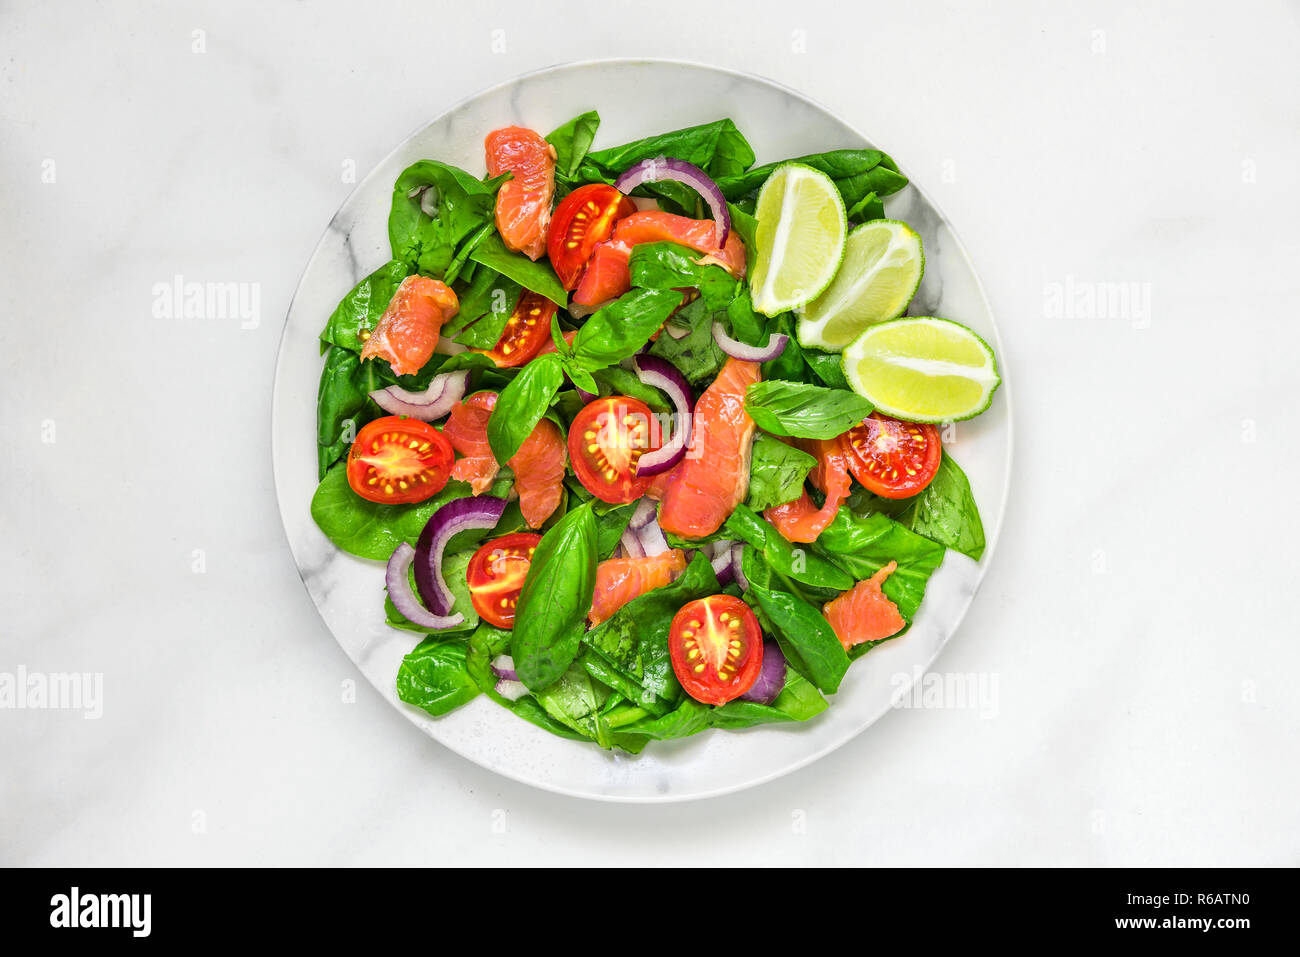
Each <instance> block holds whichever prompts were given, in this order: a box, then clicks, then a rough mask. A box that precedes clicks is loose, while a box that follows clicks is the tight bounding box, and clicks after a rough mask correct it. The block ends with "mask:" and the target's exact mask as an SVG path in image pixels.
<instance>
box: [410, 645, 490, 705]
mask: <svg viewBox="0 0 1300 957" xmlns="http://www.w3.org/2000/svg"><path fill="white" fill-rule="evenodd" d="M468 651H469V648H468V646H467V645H466V644H465V642H464V641H463V640H457V639H447V638H441V639H438V638H434V639H429V640H428V641H423V642H421V643H420V644H419V645H418V646H416V648H415V650H414V651H412V652H411V653H410V654H409V655H407V656H406V657H405V658H403V659H402V663H401V665H400V666H398V669H397V697H399V698H401V699H402V700H403V701H405V702H406V703H407V704H413V705H415V706H416V707H417V708H423V709H424V710H425V711H427V712H429V714H431V715H435V716H437V715H444V714H446V713H447V712H449V711H454V710H455V709H456V708H459V707H460V706H461V705H463V704H465V703H466V702H467V701H472V700H473V699H474V698H476V697H478V693H479V688H478V684H477V683H476V682H475V681H474V679H473V678H471V677H470V674H469V671H468V669H467V667H466V657H467V654H468Z"/></svg>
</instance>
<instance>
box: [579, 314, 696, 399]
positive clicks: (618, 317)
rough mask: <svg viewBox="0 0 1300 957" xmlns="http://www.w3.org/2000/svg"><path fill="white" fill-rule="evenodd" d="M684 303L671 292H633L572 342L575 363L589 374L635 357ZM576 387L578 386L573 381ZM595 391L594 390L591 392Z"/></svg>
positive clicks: (589, 323)
mask: <svg viewBox="0 0 1300 957" xmlns="http://www.w3.org/2000/svg"><path fill="white" fill-rule="evenodd" d="M681 302H682V294H681V293H680V292H677V291H675V290H672V289H633V290H632V291H631V292H628V293H625V294H623V295H622V296H620V297H619V298H618V299H615V300H614V301H613V302H611V303H610V304H609V305H607V306H602V307H601V308H600V309H598V310H596V312H595V313H593V314H592V316H591V317H590V318H589V319H587V321H586V322H585V323H584V324H583V326H582V328H581V329H579V330H578V334H577V335H576V336H575V337H574V339H573V362H574V363H575V364H576V365H577V367H578V368H579V369H584V370H586V371H587V372H588V373H591V372H595V371H596V370H597V369H604V368H606V367H607V366H612V365H615V364H617V363H619V362H621V361H622V360H624V359H626V358H628V357H629V356H633V355H636V353H637V352H638V351H639V350H640V349H641V347H642V346H644V345H645V344H646V343H647V342H649V341H650V337H651V336H652V335H654V333H655V331H656V330H658V329H659V327H660V326H662V325H663V324H664V321H665V320H666V319H667V318H668V317H669V315H671V314H672V311H673V310H674V309H676V308H677V307H678V306H679V305H681ZM574 384H575V385H577V384H579V383H578V382H577V380H576V379H575V380H574ZM588 391H594V390H588Z"/></svg>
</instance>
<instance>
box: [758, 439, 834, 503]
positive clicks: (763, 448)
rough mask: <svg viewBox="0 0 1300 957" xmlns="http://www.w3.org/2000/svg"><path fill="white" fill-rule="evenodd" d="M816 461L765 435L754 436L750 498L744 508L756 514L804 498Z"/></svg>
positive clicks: (800, 451)
mask: <svg viewBox="0 0 1300 957" xmlns="http://www.w3.org/2000/svg"><path fill="white" fill-rule="evenodd" d="M816 466H817V459H816V458H814V457H813V456H811V455H809V454H808V453H807V452H804V451H802V450H801V449H796V448H795V447H793V446H791V445H786V444H785V443H784V442H782V441H781V440H780V439H774V438H772V437H771V436H770V435H766V434H764V433H762V432H756V433H754V447H753V452H752V454H751V456H750V460H749V497H748V498H746V499H745V504H746V505H748V506H749V507H750V508H752V509H753V510H754V511H755V512H762V511H763V510H764V509H768V508H771V507H772V506H774V505H783V504H785V503H786V502H793V501H794V500H795V499H797V498H798V497H799V496H800V495H802V494H803V483H804V480H805V479H806V478H808V473H809V472H811V471H812V470H813V469H814V468H816Z"/></svg>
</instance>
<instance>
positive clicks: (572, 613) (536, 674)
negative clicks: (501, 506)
mask: <svg viewBox="0 0 1300 957" xmlns="http://www.w3.org/2000/svg"><path fill="white" fill-rule="evenodd" d="M597 541H598V534H597V530H596V518H595V515H593V514H592V511H591V505H590V504H587V505H580V506H578V507H577V508H575V509H574V510H573V511H571V512H569V513H568V514H567V515H565V516H564V517H563V518H562V519H560V520H559V521H558V522H557V523H556V524H555V525H554V526H553V527H552V528H551V529H550V531H548V532H546V534H544V535H543V536H542V538H541V541H539V542H538V543H537V550H536V551H535V552H534V553H533V560H532V562H531V563H530V564H529V567H528V577H527V578H526V579H524V586H523V589H522V590H521V591H520V593H519V604H518V605H517V606H516V609H515V628H514V637H513V639H512V640H511V644H510V648H511V654H512V655H513V656H514V659H515V670H516V671H517V672H518V673H519V680H520V681H522V682H523V683H524V684H525V685H526V686H527V687H528V688H530V689H531V690H533V691H537V690H539V689H542V688H545V687H547V686H548V685H550V684H552V683H553V682H555V681H557V680H559V678H560V676H561V675H563V674H564V673H565V672H566V671H568V670H569V666H570V665H571V664H573V660H574V659H575V658H576V657H577V656H578V646H579V644H580V643H581V642H582V637H583V632H584V630H585V624H586V620H587V612H588V611H589V610H590V609H591V596H592V592H593V590H594V588H595V585H596V549H597V547H598V545H597Z"/></svg>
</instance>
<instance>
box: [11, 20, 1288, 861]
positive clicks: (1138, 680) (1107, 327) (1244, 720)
mask: <svg viewBox="0 0 1300 957" xmlns="http://www.w3.org/2000/svg"><path fill="white" fill-rule="evenodd" d="M75 6H77V7H79V8H80V9H74V5H72V4H67V5H64V4H59V5H55V4H36V3H30V2H12V0H11V2H7V3H5V4H4V5H3V6H2V7H0V143H2V144H3V148H0V263H3V266H2V267H0V269H2V275H3V282H2V283H0V323H3V326H2V327H0V328H2V329H3V346H0V373H2V374H3V380H4V381H3V388H0V430H2V431H0V439H2V440H3V444H2V445H0V447H2V448H3V449H4V453H3V454H4V460H3V468H0V596H3V606H2V614H0V672H11V673H12V672H14V671H15V670H16V669H18V668H19V667H20V666H22V667H25V668H27V669H29V670H33V671H43V672H71V671H76V672H94V673H102V675H103V702H102V706H103V715H102V717H101V718H99V719H98V720H88V719H86V718H84V717H83V716H82V715H81V714H80V713H77V712H70V711H38V710H0V767H2V768H3V771H2V772H0V864H226V863H265V864H271V863H322V864H350V863H365V864H372V863H405V864H446V863H478V864H502V863H508V862H516V863H518V862H527V863H550V864H554V863H571V862H587V863H596V864H627V863H638V864H683V863H691V862H696V863H716V862H718V861H729V862H737V863H751V864H771V863H795V864H831V863H862V864H939V863H951V864H973V863H982V864H990V863H991V864H1030V863H1037V864H1193V863H1195V864H1251V863H1274V864H1277V863H1292V864H1294V863H1300V815H1298V814H1297V810H1296V796H1297V784H1298V783H1300V772H1298V771H1297V766H1298V765H1297V761H1296V741H1297V734H1298V733H1300V700H1298V696H1297V694H1296V691H1295V686H1296V681H1297V677H1296V676H1297V672H1298V671H1300V642H1298V640H1297V638H1298V636H1297V627H1296V624H1295V614H1294V607H1293V605H1292V603H1291V599H1292V598H1293V597H1294V595H1295V594H1296V587H1295V584H1294V579H1295V573H1296V563H1295V558H1294V555H1295V551H1294V548H1293V545H1292V543H1293V540H1294V538H1295V537H1296V533H1297V531H1298V530H1300V520H1298V519H1297V509H1296V506H1295V505H1294V500H1295V491H1294V489H1295V476H1296V474H1297V467H1300V453H1298V452H1297V433H1298V430H1300V421H1298V416H1297V413H1296V409H1295V402H1294V400H1293V397H1292V396H1293V394H1294V392H1295V391H1296V390H1297V389H1300V376H1297V375H1296V373H1295V364H1296V362H1297V355H1298V353H1300V323H1298V320H1297V318H1296V315H1295V310H1296V299H1297V295H1298V294H1300V269H1297V266H1296V262H1297V258H1298V256H1300V240H1298V239H1297V233H1296V229H1295V225H1294V219H1295V214H1296V213H1297V212H1298V211H1300V163H1298V162H1297V159H1300V155H1298V154H1300V149H1298V147H1300V108H1298V107H1297V98H1296V96H1297V94H1296V91H1297V89H1300V66H1298V64H1300V58H1298V57H1297V40H1300V23H1298V22H1297V8H1296V6H1295V5H1294V4H1286V3H1281V2H1251V3H1244V4H1241V5H1238V6H1237V7H1234V9H1233V13H1232V15H1231V16H1224V15H1223V9H1222V6H1221V5H1219V4H1212V3H1208V2H1197V3H1185V4H1178V5H1168V6H1166V5H1156V4H1142V5H1134V4H1130V3H1125V2H1120V0H1113V2H1103V3H1097V4H1089V5H1087V8H1086V9H1083V8H1082V5H1081V7H1080V9H1075V10H1068V11H1067V10H1064V9H1061V7H1062V6H1063V5H1061V4H1057V3H1048V2H1043V3H1026V2H1016V3H997V4H988V3H980V4H957V3H944V4H938V3H935V4H899V3H871V4H854V5H852V6H853V9H854V12H852V13H846V12H844V11H845V10H846V8H847V7H848V6H849V5H845V4H842V3H824V2H817V0H807V2H801V3H799V4H796V5H787V4H781V3H762V2H757V0H755V2H748V3H744V4H736V5H734V7H733V9H731V10H730V11H723V10H719V9H715V6H720V5H713V4H708V5H706V4H700V3H698V2H693V0H692V2H677V0H661V2H659V3H658V4H656V6H655V12H654V14H653V15H650V14H649V13H647V12H646V11H644V10H643V11H642V12H641V13H639V14H638V13H635V12H633V11H631V10H625V11H623V12H616V11H615V10H614V9H613V8H612V7H611V5H610V4H608V3H602V4H595V3H587V2H583V3H569V4H567V7H568V8H569V9H570V10H571V15H567V16H557V15H555V14H554V13H552V12H543V8H542V5H540V4H536V5H532V4H528V5H519V4H504V3H491V2H483V3H476V4H464V3H459V2H455V3H451V2H428V0H425V2H410V3H369V4H366V5H365V12H364V13H362V14H355V13H351V12H349V11H350V8H351V5H348V4H343V3H330V4H320V3H314V4H311V5H310V7H309V6H308V5H306V4H289V3H281V2H276V3H242V4H228V3H216V2H212V3H198V4H162V3H156V4H155V3H129V4H128V3H106V4H94V5H91V4H83V5H75ZM1138 6H1140V7H1142V8H1143V9H1135V7H1138ZM195 31H204V32H203V33H202V34H198V35H197V36H198V37H200V38H201V40H202V45H203V47H204V52H195V46H196V43H198V40H196V34H195ZM494 31H504V32H503V33H500V34H497V33H494ZM494 45H495V46H496V47H497V48H498V49H499V48H501V47H502V46H504V50H503V51H502V52H494ZM616 55H656V56H672V57H681V58H687V59H693V60H700V61H706V62H713V63H717V64H719V65H722V66H727V67H732V68H737V69H742V70H748V71H752V72H756V73H760V74H763V75H766V76H769V77H772V78H774V79H776V80H779V81H781V82H784V83H786V84H789V85H791V86H794V87H796V88H798V89H800V90H802V91H803V92H805V93H807V94H809V95H811V96H813V97H814V98H816V99H819V100H821V101H822V102H824V103H826V104H827V105H828V106H829V107H830V108H831V109H833V110H835V111H836V112H838V113H840V114H841V115H843V116H844V117H846V118H847V119H848V120H849V121H850V122H852V123H854V124H855V125H857V126H858V127H860V128H861V129H862V130H864V131H865V132H867V133H868V134H869V135H870V136H871V137H872V138H873V139H875V140H876V141H878V142H879V143H881V144H882V145H884V146H885V147H886V148H887V149H888V150H889V151H890V152H891V153H892V154H893V155H894V156H895V158H896V159H898V160H899V162H900V163H901V165H902V166H903V168H904V170H906V171H907V172H908V173H909V174H910V175H911V176H912V177H913V178H914V179H915V180H917V181H918V182H920V183H921V184H922V185H924V186H925V187H926V188H927V189H928V190H929V192H930V193H931V195H932V196H934V198H935V199H936V200H937V201H938V202H939V203H940V204H941V205H942V206H943V208H944V209H945V211H946V212H947V213H948V215H949V216H950V217H951V219H952V220H953V221H954V222H955V223H956V225H957V227H958V229H959V230H960V232H961V233H962V236H963V238H964V239H965V241H966V243H967V245H968V247H969V249H970V252H971V255H972V257H973V259H974V261H975V263H976V266H977V268H979V269H980V271H981V274H982V276H983V278H984V280H985V282H986V285H987V288H988V291H989V295H990V298H991V300H992V302H993V306H994V309H995V311H996V312H997V314H998V316H999V319H1000V322H1001V327H1002V332H1003V336H1004V340H1005V343H1006V349H1005V354H1004V355H1003V356H1002V359H1003V361H1004V362H1005V363H1006V364H1007V365H1008V366H1009V367H1010V369H1011V370H1012V374H1013V376H1014V379H1015V387H1016V396H1015V398H1016V404H1017V408H1016V415H1017V443H1016V462H1017V465H1016V479H1015V486H1014V488H1013V491H1012V501H1011V505H1010V509H1009V518H1008V521H1007V524H1006V526H1005V527H1004V530H1003V537H1002V541H1001V543H1000V545H999V551H998V554H997V556H996V560H995V561H994V563H993V567H992V568H991V570H990V572H989V574H988V577H987V579H986V581H985V584H984V588H983V591H982V593H981V595H980V596H979V598H978V599H977V601H976V603H975V606H974V608H973V609H972V611H971V613H970V615H969V617H968V618H967V619H966V622H965V624H964V625H963V627H962V629H961V631H960V632H959V633H958V635H957V636H956V638H955V639H954V640H953V642H952V643H951V644H950V645H949V647H948V649H947V650H946V651H945V652H944V654H943V656H942V657H941V658H940V659H939V662H938V664H937V668H938V669H939V670H940V671H942V672H950V673H961V674H964V673H977V674H983V675H985V676H986V678H987V679H995V680H996V683H997V697H996V699H995V708H994V709H992V710H994V711H995V713H990V709H988V708H985V710H984V713H983V714H981V712H980V711H979V710H975V709H956V708H948V709H923V710H905V711H900V712H898V713H893V714H890V715H889V716H887V717H886V718H885V719H883V720H881V721H880V722H878V723H877V724H876V725H875V726H874V727H872V728H871V729H870V730H869V731H868V732H866V733H865V734H863V735H862V736H861V737H860V738H858V739H857V740H855V741H854V742H852V743H851V744H850V745H848V746H846V747H844V748H843V749H841V750H840V751H839V752H837V753H835V754H834V755H832V756H831V757H829V758H826V759H824V760H822V761H821V762H819V763H817V764H815V765H813V766H812V767H810V768H808V769H805V770H803V771H801V772H798V773H796V774H794V775H792V776H790V777H787V778H784V779H782V780H779V781H777V782H774V783H772V784H768V785H765V786H763V787H760V788H757V789H754V790H751V791H748V792H745V793H742V794H739V795H734V796H731V797H727V798H723V799H718V800H713V801H707V802H703V803H696V804H688V805H684V806H663V807H634V806H612V805H610V806H606V805H596V804H592V803H589V802H582V801H576V800H572V799H567V798H562V797H558V796H555V795H551V794H547V793H543V792H540V791H536V790H533V789H530V788H528V787H526V786H522V785H516V784H513V783H511V782H509V781H506V780H503V779H501V778H498V777H496V776H493V775H491V774H489V773H487V772H485V771H482V770H480V769H478V768H477V767H475V766H472V765H470V764H468V763H467V762H465V761H463V760H462V759H460V758H458V757H456V756H454V755H452V754H451V753H449V752H447V751H446V750H444V749H443V748H441V747H440V746H439V745H437V744H435V743H434V742H432V741H430V740H429V739H427V738H426V737H425V736H424V735H422V734H421V733H420V732H419V731H418V730H417V729H415V728H414V727H413V726H411V725H410V724H409V723H408V722H407V721H406V719H405V718H403V717H402V716H401V715H400V714H398V713H396V712H395V711H393V710H392V709H391V708H390V707H389V706H388V705H387V704H386V703H385V702H384V701H383V700H382V699H381V698H380V697H379V696H378V695H377V694H375V693H374V692H373V691H371V690H370V689H369V688H368V687H367V686H366V685H365V684H364V682H361V683H359V687H358V688H357V693H356V700H355V701H354V702H348V701H345V700H343V699H344V697H345V696H344V694H343V691H342V689H343V687H344V682H346V681H348V680H349V679H354V678H356V677H357V676H356V674H355V672H354V670H353V668H352V666H351V664H350V663H349V662H348V660H347V659H346V657H345V656H344V655H343V653H342V651H341V650H340V649H339V648H338V647H337V646H336V645H335V643H334V641H333V639H332V638H331V637H330V635H329V633H328V631H327V630H326V628H325V626H324V625H323V623H322V622H321V621H320V620H319V618H318V617H317V615H316V612H315V610H314V609H313V607H312V605H311V602H310V600H309V599H308V596H307V594H306V591H305V590H304V589H303V587H302V585H301V583H300V582H299V580H298V575H297V572H296V570H295V568H294V566H293V563H292V561H291V559H290V556H289V552H288V549H287V547H286V546H285V543H284V539H283V534H282V532H281V529H280V522H279V518H278V514H277V510H276V505H275V501H274V496H273V492H272V488H271V475H270V465H269V457H268V447H269V421H268V414H269V403H270V387H271V371H272V365H273V360H274V357H275V349H276V344H277V340H278V337H279V330H280V324H281V319H282V316H283V315H284V312H285V309H286V307H287V304H288V299H289V296H290V294H291V292H292V290H293V287H294V284H295V283H296V281H297V278H298V275H299V273H300V271H301V268H302V266H303V264H304V263H305V261H306V259H307V257H308V255H309V254H310V252H311V250H312V248H313V246H314V245H315V243H316V240H317V239H318V237H319V235H320V233H321V231H322V229H323V228H324V225H325V223H326V221H327V220H328V218H329V216H330V215H331V213H332V212H333V211H334V209H335V208H336V207H337V206H338V204H339V203H340V202H341V200H342V199H343V197H344V196H345V195H346V194H347V193H348V192H349V190H350V189H351V188H352V187H351V185H350V184H349V183H348V182H346V181H345V173H346V171H347V169H348V168H349V167H350V165H351V164H355V169H356V170H357V172H358V174H364V172H365V171H366V170H367V169H368V168H369V167H370V166H371V165H372V164H373V163H374V162H376V161H377V160H378V159H379V158H380V157H381V156H383V155H384V154H386V153H387V152H388V151H389V150H390V149H391V148H392V146H393V145H394V144H396V143H397V142H398V141H399V140H401V139H402V138H403V137H404V136H405V135H406V134H407V133H408V132H410V131H411V130H412V129H414V128H416V127H417V126H420V125H422V124H423V123H425V122H426V121H427V120H428V119H429V118H430V117H431V116H433V115H435V114H437V113H438V112H440V111H441V110H442V109H443V108H444V107H446V106H447V105H449V104H451V103H453V102H455V101H458V100H460V99H461V98H463V97H465V96H467V95H469V94H471V93H473V92H475V91H477V90H478V89H480V88H482V87H485V86H487V85H490V84H493V83H495V82H498V81H499V80H501V79H504V78H507V77H509V76H512V75H514V74H517V73H520V72H523V71H527V70H532V69H535V68H538V67H541V66H545V65H549V64H552V63H557V62H562V61H566V60H574V59H584V58H590V57H593V56H616ZM176 275H181V276H184V277H185V278H186V279H187V280H196V281H203V282H218V281H220V282H225V281H233V282H242V283H254V284H257V288H258V289H259V293H260V303H259V305H260V314H259V318H258V321H256V323H254V322H251V321H250V322H247V323H241V322H240V321H239V320H238V319H237V318H235V319H168V318H157V317H155V316H154V315H153V314H152V305H153V301H154V287H155V285H156V284H158V283H166V282H169V281H171V280H172V277H174V276H176ZM1105 283H1124V284H1127V283H1135V284H1137V285H1136V286H1135V287H1133V288H1135V289H1136V290H1137V292H1138V296H1137V298H1136V299H1134V300H1133V301H1132V302H1130V303H1129V304H1128V305H1127V306H1126V307H1124V308H1119V309H1112V310H1110V313H1111V314H1109V315H1106V316H1101V317H1093V318H1088V317H1086V316H1080V315H1074V314H1072V313H1074V312H1078V311H1081V310H1085V309H1086V302H1084V301H1083V299H1082V298H1078V299H1075V298H1070V300H1069V301H1070V302H1073V303H1074V306H1075V308H1074V309H1071V308H1070V307H1069V306H1068V305H1067V307H1066V308H1065V309H1064V310H1062V309H1059V308H1057V306H1058V302H1057V301H1055V299H1054V297H1055V296H1056V295H1057V294H1058V293H1061V292H1067V293H1069V294H1070V295H1071V297H1083V296H1086V295H1089V294H1090V291H1091V293H1095V292H1097V291H1098V290H1100V289H1103V287H1102V286H1100V285H1099V284H1105ZM1148 297H1149V298H1148ZM1062 312H1064V313H1065V314H1064V315H1063V314H1062ZM1116 313H1118V314H1116ZM242 325H249V326H253V328H241V326H242ZM51 440H52V441H51ZM196 564H197V565H201V566H202V569H203V570H202V571H201V573H200V572H196V571H195V568H196Z"/></svg>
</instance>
